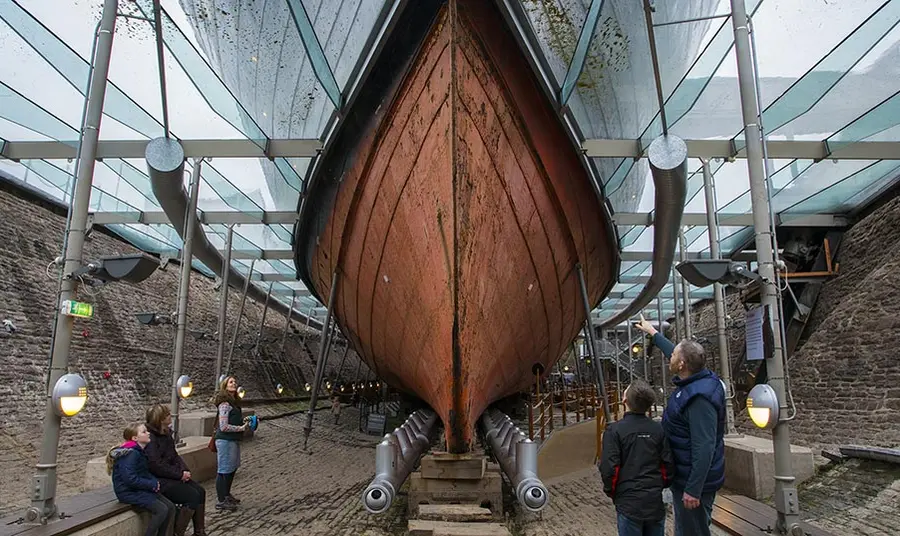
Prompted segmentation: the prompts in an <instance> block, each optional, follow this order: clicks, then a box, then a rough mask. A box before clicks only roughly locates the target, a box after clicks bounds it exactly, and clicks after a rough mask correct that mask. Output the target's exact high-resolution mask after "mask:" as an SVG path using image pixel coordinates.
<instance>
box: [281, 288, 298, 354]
mask: <svg viewBox="0 0 900 536" xmlns="http://www.w3.org/2000/svg"><path fill="white" fill-rule="evenodd" d="M296 301H297V291H296V290H294V291H291V304H290V305H289V306H288V313H287V316H286V317H284V331H282V332H281V350H280V353H281V354H282V355H284V343H285V341H287V332H288V328H289V327H290V326H291V316H292V315H293V313H294V303H296Z"/></svg>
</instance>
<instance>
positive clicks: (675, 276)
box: [672, 266, 681, 344]
mask: <svg viewBox="0 0 900 536" xmlns="http://www.w3.org/2000/svg"><path fill="white" fill-rule="evenodd" d="M672 307H673V308H674V309H675V314H673V315H672V317H673V319H672V340H673V341H674V342H675V344H678V342H679V341H680V340H681V336H680V335H679V334H678V325H679V324H680V322H679V321H678V270H676V269H675V267H674V266H672Z"/></svg>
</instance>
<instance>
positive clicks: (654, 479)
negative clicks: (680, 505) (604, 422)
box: [600, 381, 675, 536]
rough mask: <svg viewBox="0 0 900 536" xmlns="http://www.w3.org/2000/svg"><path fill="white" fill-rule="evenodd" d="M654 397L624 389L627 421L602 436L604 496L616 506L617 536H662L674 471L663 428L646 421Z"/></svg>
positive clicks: (641, 385)
mask: <svg viewBox="0 0 900 536" xmlns="http://www.w3.org/2000/svg"><path fill="white" fill-rule="evenodd" d="M655 398H656V394H655V393H654V392H653V389H652V388H651V387H650V386H649V385H647V383H646V382H643V381H636V382H634V383H632V384H631V385H630V386H628V388H627V389H625V396H624V402H625V417H623V418H622V420H620V421H618V422H615V423H612V424H611V425H610V426H609V428H608V429H607V430H606V433H604V434H603V456H602V457H601V459H600V474H601V476H602V477H603V492H604V493H606V494H607V495H608V496H609V497H610V498H611V499H612V500H613V503H614V504H615V505H616V513H617V514H618V519H617V523H618V528H619V536H663V534H664V533H665V528H666V509H665V506H664V505H663V501H662V490H663V488H666V487H668V486H669V484H670V477H671V475H673V474H674V471H675V467H674V463H673V460H672V453H671V451H670V450H669V443H668V441H667V440H666V437H665V434H664V433H663V429H662V425H660V424H659V423H657V422H655V421H653V420H652V419H650V418H649V417H647V411H649V410H650V407H651V406H652V405H653V402H654V400H655Z"/></svg>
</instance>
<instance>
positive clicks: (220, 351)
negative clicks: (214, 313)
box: [213, 225, 234, 388]
mask: <svg viewBox="0 0 900 536" xmlns="http://www.w3.org/2000/svg"><path fill="white" fill-rule="evenodd" d="M233 237H234V225H229V226H228V232H227V233H226V234H225V255H224V257H223V259H222V296H221V297H220V298H219V300H220V301H219V345H218V347H217V348H216V375H215V377H214V378H213V385H215V386H216V387H217V388H218V385H219V377H220V376H221V375H222V358H223V357H225V339H226V337H225V330H226V329H228V328H227V326H226V319H227V317H228V275H229V274H230V273H231V243H232V239H233Z"/></svg>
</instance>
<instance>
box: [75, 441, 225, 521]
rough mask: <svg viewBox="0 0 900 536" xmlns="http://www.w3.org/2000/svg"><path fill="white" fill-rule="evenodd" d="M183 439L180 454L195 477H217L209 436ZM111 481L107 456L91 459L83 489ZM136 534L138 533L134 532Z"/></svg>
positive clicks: (90, 488) (214, 454)
mask: <svg viewBox="0 0 900 536" xmlns="http://www.w3.org/2000/svg"><path fill="white" fill-rule="evenodd" d="M182 439H183V440H184V442H185V445H184V446H183V447H179V448H178V454H179V455H181V457H182V458H184V461H185V463H186V464H187V466H188V467H190V469H191V476H192V477H193V479H194V480H196V481H197V482H203V481H204V480H209V479H210V478H213V477H215V476H216V453H215V452H212V451H210V450H209V449H208V448H207V444H208V443H209V437H208V436H207V437H183V438H182ZM110 483H111V480H110V476H109V474H108V473H107V472H106V456H102V457H99V458H92V459H91V460H89V461H88V463H87V467H86V468H85V471H84V490H83V491H89V490H92V489H98V488H103V487H106V486H109V485H110ZM134 534H137V533H136V532H134Z"/></svg>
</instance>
